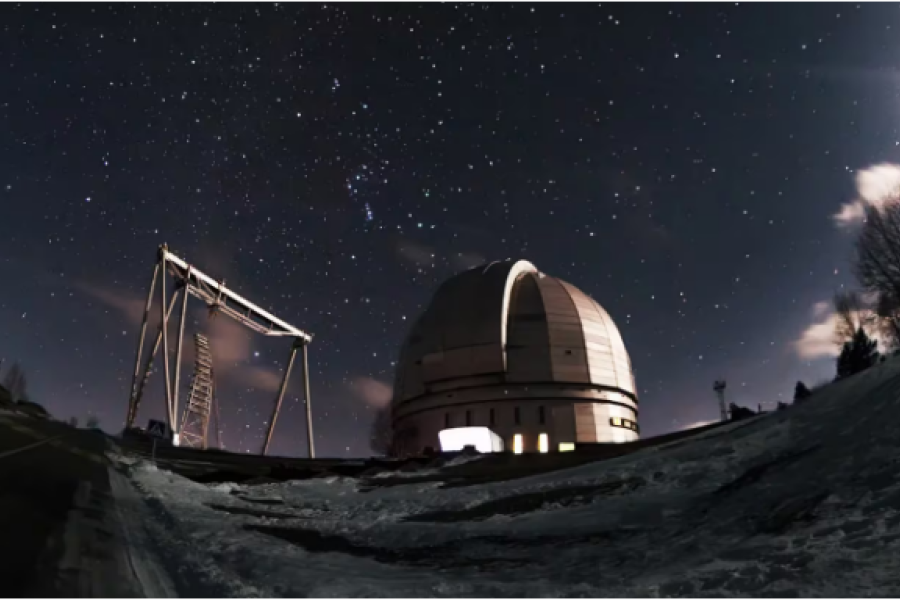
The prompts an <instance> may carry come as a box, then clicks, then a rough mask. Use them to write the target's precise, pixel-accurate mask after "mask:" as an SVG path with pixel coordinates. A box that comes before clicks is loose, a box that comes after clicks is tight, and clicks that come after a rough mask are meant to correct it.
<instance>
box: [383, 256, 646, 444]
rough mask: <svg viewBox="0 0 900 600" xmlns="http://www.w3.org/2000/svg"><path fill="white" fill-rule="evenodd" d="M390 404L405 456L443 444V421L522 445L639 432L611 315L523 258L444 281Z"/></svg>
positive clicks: (406, 349) (414, 332)
mask: <svg viewBox="0 0 900 600" xmlns="http://www.w3.org/2000/svg"><path fill="white" fill-rule="evenodd" d="M392 406H393V420H394V431H395V443H396V446H397V451H398V453H400V454H417V453H420V452H422V451H423V450H424V449H425V448H427V447H431V448H434V449H438V447H439V442H438V433H439V432H440V431H441V430H442V429H447V428H451V427H465V426H473V427H474V426H484V427H489V428H490V429H491V430H493V431H494V432H495V433H497V434H498V435H499V436H500V437H501V438H503V440H504V441H505V442H506V444H507V445H508V446H512V445H516V446H517V449H521V450H522V451H525V452H530V451H537V450H538V449H539V447H540V449H541V450H542V451H554V450H558V449H559V448H560V445H563V447H567V446H570V445H571V444H574V443H579V442H580V443H591V442H612V443H616V442H626V441H631V440H634V439H637V438H638V427H637V397H636V395H635V385H634V378H633V376H632V371H631V362H630V360H629V357H628V354H627V352H626V350H625V345H624V343H623V341H622V338H621V336H620V334H619V331H618V329H617V328H616V326H615V324H614V323H613V321H612V319H611V318H610V317H609V315H608V314H607V313H606V311H605V310H603V308H601V307H600V305H599V304H597V303H596V302H594V300H593V299H591V298H590V297H588V296H587V295H585V294H584V293H582V292H581V291H580V290H578V289H577V288H575V287H574V286H572V285H570V284H568V283H566V282H563V281H560V280H558V279H555V278H553V277H548V276H546V275H544V274H543V273H539V272H538V271H537V269H535V268H534V266H533V265H531V264H530V263H528V262H526V261H518V262H497V263H491V264H489V265H486V266H482V267H478V268H475V269H471V270H469V271H465V272H463V273H460V274H459V275H456V276H455V277H452V278H451V279H449V280H447V281H446V282H445V283H444V284H443V285H442V286H441V287H440V288H439V289H438V291H437V292H436V293H435V295H434V297H433V298H432V301H431V303H430V304H429V306H428V307H427V308H426V310H425V311H424V312H423V313H422V315H421V316H420V317H419V319H417V321H416V322H415V323H414V325H413V327H412V329H411V331H410V333H409V335H408V337H407V339H406V343H405V344H404V346H403V348H402V350H401V353H400V360H399V362H398V365H397V372H396V377H395V386H394V398H393V405H392ZM539 440H540V444H539Z"/></svg>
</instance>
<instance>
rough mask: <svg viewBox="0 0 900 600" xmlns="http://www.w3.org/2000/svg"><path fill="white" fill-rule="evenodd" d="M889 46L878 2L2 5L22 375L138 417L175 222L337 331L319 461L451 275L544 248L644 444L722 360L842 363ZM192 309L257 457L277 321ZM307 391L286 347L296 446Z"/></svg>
mask: <svg viewBox="0 0 900 600" xmlns="http://www.w3.org/2000/svg"><path fill="white" fill-rule="evenodd" d="M898 57H900V8H898V7H897V6H893V5H881V4H872V5H862V6H859V5H845V4H818V5H816V4H790V5H789V4H780V5H744V4H740V5H737V4H718V5H710V4H703V5H700V4H698V5H691V6H685V5H679V4H667V5H646V4H640V5H619V4H610V5H605V4H604V5H595V4H578V5H565V4H555V3H554V4H539V5H523V4H502V5H501V4H494V5H490V6H486V5H476V6H472V5H446V4H442V5H437V4H432V5H411V4H396V5H378V4H369V5H346V4H327V5H321V4H277V5H253V6H239V5H234V4H225V5H212V4H204V5H176V4H172V5H168V6H153V5H147V4H142V5H138V6H126V5H112V6H108V7H107V6H100V5H75V6H64V5H52V6H51V5H24V6H17V5H14V4H4V5H2V6H0V82H2V83H0V126H2V135H0V282H2V283H0V357H2V358H5V359H6V363H5V365H4V370H5V369H7V368H8V367H9V365H10V364H11V363H12V362H13V361H18V362H19V363H21V365H22V366H23V368H24V369H25V370H26V372H27V374H28V377H29V390H30V396H31V398H32V399H33V400H35V401H37V402H39V403H41V404H43V405H44V406H46V407H47V408H48V409H49V410H50V411H51V412H52V413H53V414H54V415H55V416H57V417H61V418H68V417H71V416H77V417H79V419H81V420H82V422H83V421H84V419H85V418H86V417H87V416H88V415H90V414H94V415H96V416H97V417H99V419H100V421H101V425H102V426H103V427H104V428H105V429H107V430H109V431H115V430H116V429H118V428H120V427H121V426H122V423H123V422H124V417H125V410H126V404H127V397H128V386H129V384H130V380H131V371H132V369H133V363H134V353H135V346H136V340H137V334H138V323H139V319H140V314H141V309H142V304H143V301H144V298H145V295H146V290H147V286H148V285H149V281H150V275H151V273H152V268H153V264H154V260H155V255H156V248H157V246H158V245H159V244H161V243H163V242H167V243H168V244H169V246H170V248H171V250H172V251H173V252H175V253H176V254H177V255H179V256H181V257H182V258H185V259H186V260H187V261H189V262H192V263H193V264H195V265H196V266H197V267H198V268H200V269H201V270H203V271H205V272H207V273H208V274H209V275H211V276H213V277H216V278H220V277H224V278H226V280H227V282H228V285H229V286H230V287H232V288H233V289H235V290H236V291H238V292H239V293H241V294H243V295H245V296H246V297H248V298H249V299H250V300H252V301H255V302H257V303H258V304H260V305H261V306H262V307H263V308H265V309H267V310H270V311H272V312H274V313H275V314H276V315H277V316H279V317H280V318H282V319H283V320H285V321H287V322H288V323H291V324H293V325H295V326H297V327H300V328H301V329H304V330H307V331H309V332H311V333H312V334H314V335H315V339H314V341H313V344H312V345H311V346H310V362H311V365H310V366H311V376H312V400H313V412H314V422H315V426H316V437H317V449H318V453H319V454H320V455H332V456H347V455H349V456H363V455H368V454H369V453H370V451H369V447H368V438H369V426H370V422H371V420H372V416H373V414H374V412H375V407H377V406H379V405H381V404H382V403H383V402H385V401H386V399H387V398H388V397H389V392H390V390H389V386H390V383H391V381H392V378H393V365H394V361H396V359H397V354H398V351H399V346H400V343H401V341H402V339H403V337H404V335H405V333H406V330H407V328H408V327H409V326H410V323H411V321H412V319H413V318H414V317H415V316H416V315H417V314H418V313H419V311H420V310H422V308H423V306H424V304H425V303H426V302H427V301H428V299H429V297H430V295H431V294H432V293H433V292H434V290H435V289H436V287H437V286H438V285H439V283H440V282H441V281H443V280H444V279H446V278H447V277H449V276H451V275H452V274H454V273H456V272H459V271H460V270H462V269H465V268H468V267H471V266H474V265H477V264H480V263H481V262H483V261H487V260H496V259H505V258H524V259H527V260H530V261H531V262H533V263H534V264H535V265H536V266H537V267H538V268H539V269H541V270H542V271H545V272H546V273H548V274H550V275H553V276H556V277H560V278H562V279H564V280H567V281H569V282H571V283H573V284H574V285H575V286H577V287H579V288H580V289H582V290H584V291H585V292H587V293H589V294H591V295H592V296H593V297H594V298H595V299H596V300H597V301H598V302H599V303H600V304H602V305H603V306H604V307H605V308H606V309H607V310H608V311H609V312H610V314H611V316H612V317H613V319H614V320H615V321H616V323H617V324H618V326H619V327H620V329H621V331H622V334H623V336H624V339H625V344H626V346H627V348H628V350H629V352H630V355H631V359H632V362H633V364H634V368H635V372H636V379H637V383H638V388H639V394H640V402H641V414H640V419H641V425H642V434H643V435H645V436H647V435H656V434H659V433H663V432H666V431H671V430H674V429H679V428H682V427H685V426H688V425H690V424H692V423H697V422H702V421H708V420H711V419H714V418H716V417H717V414H718V408H717V405H716V401H715V397H714V394H713V391H712V383H713V381H714V380H715V379H716V378H720V377H723V378H725V379H727V381H728V386H729V387H728V398H729V399H730V400H733V401H735V402H737V403H739V404H744V405H747V406H751V407H753V408H756V407H757V404H759V403H762V404H763V407H764V408H773V407H774V404H775V402H776V401H778V400H790V398H791V397H792V395H793V387H794V383H795V382H796V381H797V380H798V379H803V380H805V381H806V382H807V383H808V384H812V383H815V382H816V381H818V380H821V379H823V378H825V377H827V376H829V375H831V374H833V359H832V356H831V355H832V354H833V348H832V347H831V345H830V342H829V341H828V340H827V339H825V338H827V337H828V335H830V331H829V330H828V327H827V325H828V319H829V314H828V311H829V309H828V307H827V305H825V304H822V303H823V302H827V301H828V300H829V299H830V297H831V295H832V294H833V293H834V291H835V290H837V289H839V288H840V287H841V286H842V285H850V284H852V283H853V278H852V274H851V273H850V270H849V266H850V256H851V249H852V232H850V231H848V227H847V226H846V224H844V223H840V222H839V221H836V220H835V218H834V215H835V214H836V213H838V212H839V211H840V210H841V205H842V204H844V203H847V202H850V201H852V200H853V199H854V198H855V197H857V195H858V193H860V192H858V191H857V187H856V186H857V178H858V176H859V175H860V173H861V172H862V173H863V174H865V173H866V171H865V170H866V169H868V168H870V167H872V166H873V165H879V164H882V163H894V162H898V161H900V146H898V144H900V133H898V128H900V102H898V88H900V71H898V70H897V68H898V66H900V58H898ZM873 177H876V179H877V172H876V174H875V175H873ZM863 179H864V178H863ZM851 225H852V224H851ZM169 286H170V289H171V283H170V284H169ZM157 301H158V299H157ZM157 310H158V307H157ZM156 314H157V313H156V312H155V313H154V316H155V315H156ZM153 331H154V329H151V334H152V333H153ZM188 331H189V333H192V332H193V331H204V332H206V333H208V334H209V335H210V337H211V341H212V343H213V353H214V356H215V359H216V361H217V369H219V375H218V388H219V395H220V401H221V403H220V406H221V420H222V426H223V434H224V436H225V441H226V447H228V448H229V449H236V450H237V449H239V450H243V451H246V450H251V451H258V449H259V445H260V443H261V439H262V435H263V432H264V431H265V425H264V421H265V419H266V418H267V417H268V414H269V411H270V410H271V406H272V402H273V398H274V389H275V387H277V383H278V379H279V377H280V373H279V370H280V369H281V368H283V366H284V362H285V359H286V358H287V354H288V348H289V342H288V341H287V340H284V339H270V338H263V337H261V336H259V335H255V334H251V333H249V332H247V333H245V332H244V331H243V330H241V329H240V328H239V327H237V326H232V325H231V324H230V323H229V322H228V320H227V318H224V317H221V316H220V317H219V318H217V319H216V320H215V321H210V320H209V319H208V317H207V313H206V309H205V307H204V306H203V304H202V303H200V302H199V301H196V300H192V304H190V323H189V324H188ZM798 340H799V341H800V343H798ZM188 347H190V345H189V346H188ZM188 367H189V365H188ZM189 375H190V369H189V368H188V369H187V370H185V371H184V372H183V373H182V381H183V382H184V381H185V380H187V379H189ZM154 381H155V382H156V383H157V384H160V381H161V374H160V373H157V374H155V375H154ZM182 397H183V396H182ZM163 402H164V401H163V396H162V388H161V384H160V385H158V386H156V387H151V389H150V390H148V393H147V395H146V397H145V401H144V404H143V406H142V411H141V414H140V415H139V419H138V422H139V424H142V425H145V424H146V420H147V419H148V418H160V417H161V416H162V414H163ZM303 415H304V407H303V403H302V385H301V379H300V377H299V373H298V371H296V370H295V375H294V377H293V384H292V385H291V387H290V389H289V393H288V397H287V399H286V402H285V407H284V410H283V413H282V416H281V418H280V419H279V421H278V428H277V429H276V433H275V439H274V442H273V449H272V450H273V452H274V453H277V454H297V455H299V454H303V453H304V452H305V426H304V418H303Z"/></svg>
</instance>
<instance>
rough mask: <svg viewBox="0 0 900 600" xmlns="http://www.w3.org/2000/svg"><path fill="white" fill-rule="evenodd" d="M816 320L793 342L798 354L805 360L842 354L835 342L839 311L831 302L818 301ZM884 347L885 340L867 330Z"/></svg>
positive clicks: (815, 305) (816, 304)
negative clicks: (836, 310)
mask: <svg viewBox="0 0 900 600" xmlns="http://www.w3.org/2000/svg"><path fill="white" fill-rule="evenodd" d="M812 316H813V319H814V322H813V323H812V324H810V325H809V326H808V327H807V328H806V329H804V330H803V332H802V333H801V334H800V337H799V338H797V339H796V340H795V341H794V342H793V347H794V350H796V352H797V356H799V357H800V358H802V359H804V360H813V359H816V358H824V357H829V356H830V357H834V356H837V355H838V354H840V347H839V346H838V345H837V344H836V343H835V331H836V326H837V323H838V316H837V313H836V312H835V311H834V307H833V305H832V304H831V303H830V302H827V301H822V302H816V303H815V304H813V307H812ZM867 333H868V334H869V336H870V337H872V338H874V339H876V340H878V343H879V345H881V347H882V348H883V347H884V345H883V344H884V340H883V339H882V337H881V336H880V335H879V333H878V332H877V331H876V332H867Z"/></svg>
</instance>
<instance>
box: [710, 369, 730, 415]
mask: <svg viewBox="0 0 900 600" xmlns="http://www.w3.org/2000/svg"><path fill="white" fill-rule="evenodd" d="M713 391H715V392H716V398H718V400H719V418H720V419H721V420H722V422H725V421H727V420H728V409H726V408H725V380H724V379H717V380H716V382H715V383H713Z"/></svg>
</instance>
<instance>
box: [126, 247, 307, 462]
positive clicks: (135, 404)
mask: <svg viewBox="0 0 900 600" xmlns="http://www.w3.org/2000/svg"><path fill="white" fill-rule="evenodd" d="M167 274H168V275H171V276H172V279H173V280H174V282H175V284H174V286H173V288H174V289H173V290H172V296H171V298H166V279H167V277H166V275H167ZM157 280H158V281H159V288H160V294H159V295H160V302H159V305H160V309H159V310H160V326H159V331H158V332H157V334H156V341H155V343H154V344H153V348H152V350H151V351H150V352H149V353H148V356H147V359H146V363H145V364H144V365H143V370H142V369H141V358H142V355H143V350H144V342H145V339H146V337H147V320H148V318H149V316H150V311H151V309H152V308H153V294H154V291H155V289H156V283H157ZM179 294H181V311H180V313H181V314H180V318H179V322H178V336H177V338H176V340H175V364H174V367H173V366H170V364H169V355H170V354H171V352H170V346H169V332H168V329H169V318H170V316H171V315H172V310H173V309H174V308H175V303H176V301H177V300H178V297H179ZM188 296H194V297H195V298H198V299H200V300H202V301H203V302H204V303H205V304H206V306H207V307H208V308H209V310H210V314H211V315H214V314H218V313H222V314H225V315H227V316H229V317H231V318H232V319H234V320H235V321H237V322H238V323H241V324H242V325H244V326H246V327H248V328H249V329H251V330H253V331H256V332H257V333H260V334H262V335H266V336H275V337H290V338H293V343H292V344H291V350H290V354H289V357H288V362H287V365H286V367H285V370H284V376H283V377H282V380H281V385H280V386H279V388H278V395H277V396H276V399H275V404H274V407H273V409H272V416H271V418H270V419H269V424H268V430H267V431H266V438H265V441H264V443H263V447H262V452H261V454H263V455H265V454H266V453H267V452H268V450H269V444H270V443H271V441H272V434H273V432H274V431H275V422H276V421H277V420H278V413H279V411H280V410H281V403H282V401H283V400H284V393H285V390H286V389H287V385H288V380H289V379H290V376H291V370H292V368H293V365H294V359H295V358H296V357H297V351H298V350H301V351H302V357H303V387H304V399H305V401H306V431H307V444H308V452H309V457H310V458H315V445H314V442H313V425H312V405H311V402H310V394H309V361H308V356H307V346H308V345H309V343H310V342H311V341H312V335H310V334H309V333H306V332H304V331H302V330H300V329H297V328H296V327H294V326H293V325H289V324H287V323H285V322H284V321H282V320H280V319H278V318H277V317H275V316H274V315H272V314H270V313H268V312H266V311H265V310H263V309H262V308H259V307H258V306H256V305H255V304H253V303H252V302H250V301H249V300H246V299H245V298H243V297H241V296H239V295H238V294H236V293H235V292H233V291H231V290H230V289H228V288H227V287H226V286H225V281H224V280H222V281H216V280H215V279H213V278H212V277H210V276H209V275H206V274H205V273H203V272H202V271H200V270H199V269H197V268H196V267H194V266H193V265H191V264H189V263H188V262H186V261H184V260H182V259H181V258H179V257H178V256H176V255H174V254H172V253H171V252H169V248H168V246H167V245H165V244H163V245H162V246H160V247H159V250H158V252H157V260H156V265H155V266H154V268H153V277H152V279H151V280H150V290H149V291H148V292H147V303H146V306H145V308H144V316H143V320H142V322H141V329H140V335H139V336H138V347H137V357H136V358H135V362H134V374H133V377H132V380H131V392H130V395H129V398H128V413H127V416H126V419H125V428H126V430H127V429H130V428H132V427H134V422H135V419H136V417H137V412H138V408H139V406H140V402H141V397H142V395H143V391H144V388H145V386H146V383H147V380H148V379H149V377H150V373H151V371H152V368H153V361H154V359H155V357H156V354H157V353H158V351H159V349H160V346H161V347H162V359H163V374H164V376H165V399H166V413H165V414H166V421H167V423H168V426H169V431H171V432H172V443H173V445H176V446H177V445H179V444H180V440H181V437H182V435H183V434H184V433H185V432H184V425H185V422H186V421H187V420H188V413H187V412H186V413H185V418H184V419H183V420H182V421H181V422H180V423H179V421H178V416H179V414H178V392H179V383H180V379H181V356H182V351H183V349H184V325H185V317H186V313H187V300H188ZM207 350H208V345H207ZM210 364H211V361H210ZM173 370H174V372H173ZM210 382H212V379H211V378H210ZM188 405H189V406H188V409H190V397H189V398H188ZM207 419H208V416H207ZM187 435H188V438H190V436H191V433H190V431H189V432H188V434H187Z"/></svg>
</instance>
